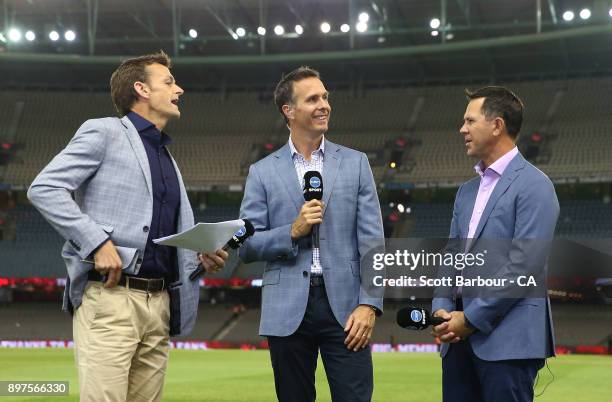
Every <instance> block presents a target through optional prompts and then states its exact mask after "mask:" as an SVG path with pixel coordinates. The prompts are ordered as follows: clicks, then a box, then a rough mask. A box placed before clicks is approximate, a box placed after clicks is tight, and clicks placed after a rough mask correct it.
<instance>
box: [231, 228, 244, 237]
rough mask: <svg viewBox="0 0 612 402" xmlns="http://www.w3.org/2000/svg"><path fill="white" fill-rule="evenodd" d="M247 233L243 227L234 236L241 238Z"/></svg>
mask: <svg viewBox="0 0 612 402" xmlns="http://www.w3.org/2000/svg"><path fill="white" fill-rule="evenodd" d="M245 233H246V228H245V227H244V226H243V227H241V228H240V229H238V231H237V232H236V233H234V236H236V237H241V236H244V235H245Z"/></svg>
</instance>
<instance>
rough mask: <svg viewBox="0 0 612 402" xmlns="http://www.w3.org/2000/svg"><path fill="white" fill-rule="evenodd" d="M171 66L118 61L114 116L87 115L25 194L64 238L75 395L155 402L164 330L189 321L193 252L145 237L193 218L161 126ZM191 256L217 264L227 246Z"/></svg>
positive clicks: (193, 301)
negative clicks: (75, 369)
mask: <svg viewBox="0 0 612 402" xmlns="http://www.w3.org/2000/svg"><path fill="white" fill-rule="evenodd" d="M169 67H170V59H169V58H168V56H167V55H166V54H165V53H163V52H160V53H157V54H153V55H147V56H141V57H138V58H134V59H128V60H125V61H124V62H123V63H121V65H120V66H119V67H118V68H117V70H116V71H115V72H114V73H113V75H112V78H111V96H112V99H113V103H114V104H115V107H116V108H117V111H118V112H119V113H120V114H121V115H122V116H124V117H123V118H121V119H119V118H115V117H109V118H102V119H94V120H88V121H86V122H85V123H84V124H83V125H82V126H81V127H80V128H79V130H78V131H77V133H76V134H75V136H74V137H73V138H72V140H71V141H70V143H69V144H68V145H67V146H66V148H65V149H64V150H62V151H61V152H60V153H59V154H58V155H57V156H56V157H55V158H53V160H52V161H51V162H50V163H49V164H48V165H47V166H46V167H45V168H44V169H43V171H42V172H40V174H39V175H38V177H36V179H35V180H34V182H33V183H32V185H31V187H30V189H29V191H28V198H29V199H30V201H31V202H32V204H33V205H34V206H35V207H36V208H37V209H38V210H39V211H40V212H41V213H42V215H43V216H44V217H45V218H46V219H47V220H48V221H49V223H50V224H51V225H52V226H53V227H54V228H55V229H56V230H57V231H58V232H59V233H60V234H61V235H62V236H63V237H64V238H65V239H66V240H67V241H66V244H65V245H64V247H63V250H62V256H63V257H64V260H65V262H66V267H67V269H68V280H67V284H66V291H65V293H64V309H65V310H69V311H70V312H71V313H72V312H74V316H73V334H74V342H75V360H76V363H77V367H78V373H79V385H80V391H81V400H82V401H157V400H161V397H162V388H163V383H164V376H165V372H166V364H167V359H168V352H169V349H170V343H169V337H170V336H171V335H177V336H178V335H186V334H188V333H189V332H190V331H191V329H192V328H193V325H194V322H195V319H196V313H197V308H198V300H199V288H198V282H197V281H190V280H189V274H190V273H191V272H192V271H194V270H195V269H196V254H195V253H193V252H191V251H189V250H184V249H179V250H176V249H174V248H171V247H166V246H158V245H156V244H154V243H153V241H152V240H153V239H155V238H158V237H161V236H166V235H170V234H174V233H177V232H179V231H183V230H186V229H188V228H190V227H192V226H193V223H194V219H193V213H192V211H191V207H190V204H189V200H188V199H187V193H186V191H185V186H184V184H183V180H182V177H181V173H180V172H179V169H178V167H177V165H176V163H175V162H174V159H172V156H171V155H170V153H169V152H168V150H167V149H166V145H167V144H169V143H170V138H169V137H168V136H167V135H166V133H164V132H163V129H164V127H165V126H166V124H167V122H168V121H169V120H171V119H176V118H179V117H180V111H179V108H178V99H179V97H180V96H181V95H182V94H183V90H182V89H181V88H180V87H179V86H178V85H177V84H176V82H175V80H174V77H173V76H172V74H171V73H170V70H169ZM72 195H74V198H73V197H72ZM198 258H199V260H200V263H201V264H203V265H204V267H205V268H206V270H207V271H216V270H218V269H220V268H221V267H222V266H223V264H224V261H225V259H227V253H225V252H223V251H218V252H217V254H216V255H208V254H205V255H203V256H199V257H198Z"/></svg>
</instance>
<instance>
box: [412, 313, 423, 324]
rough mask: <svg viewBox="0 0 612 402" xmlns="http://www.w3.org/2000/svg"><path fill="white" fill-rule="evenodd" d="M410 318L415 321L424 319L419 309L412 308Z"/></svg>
mask: <svg viewBox="0 0 612 402" xmlns="http://www.w3.org/2000/svg"><path fill="white" fill-rule="evenodd" d="M410 319H411V320H412V321H414V322H421V320H422V319H423V314H421V312H420V311H419V310H412V311H411V312H410Z"/></svg>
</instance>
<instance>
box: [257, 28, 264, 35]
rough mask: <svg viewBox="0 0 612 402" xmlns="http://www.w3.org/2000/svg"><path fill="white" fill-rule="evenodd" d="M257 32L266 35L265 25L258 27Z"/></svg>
mask: <svg viewBox="0 0 612 402" xmlns="http://www.w3.org/2000/svg"><path fill="white" fill-rule="evenodd" d="M257 34H259V35H261V36H264V35H265V34H266V28H264V27H257Z"/></svg>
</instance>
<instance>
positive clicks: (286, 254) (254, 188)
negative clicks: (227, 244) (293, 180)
mask: <svg viewBox="0 0 612 402" xmlns="http://www.w3.org/2000/svg"><path fill="white" fill-rule="evenodd" d="M269 213H270V211H269V206H268V199H267V194H266V189H265V187H264V185H263V183H262V181H261V178H260V176H259V172H258V171H257V165H251V167H250V168H249V175H248V177H247V180H246V185H245V188H244V198H243V199H242V204H241V205H240V217H242V218H247V219H249V220H250V221H251V223H252V224H253V227H254V228H255V233H254V234H253V236H251V237H250V238H249V239H247V240H246V241H245V243H244V245H243V246H242V247H240V251H239V256H240V259H241V260H242V261H244V262H245V263H249V262H254V261H273V260H286V259H293V258H295V257H297V255H298V246H297V244H294V242H293V241H292V240H291V224H287V225H283V226H279V227H275V228H271V227H270V219H269Z"/></svg>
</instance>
